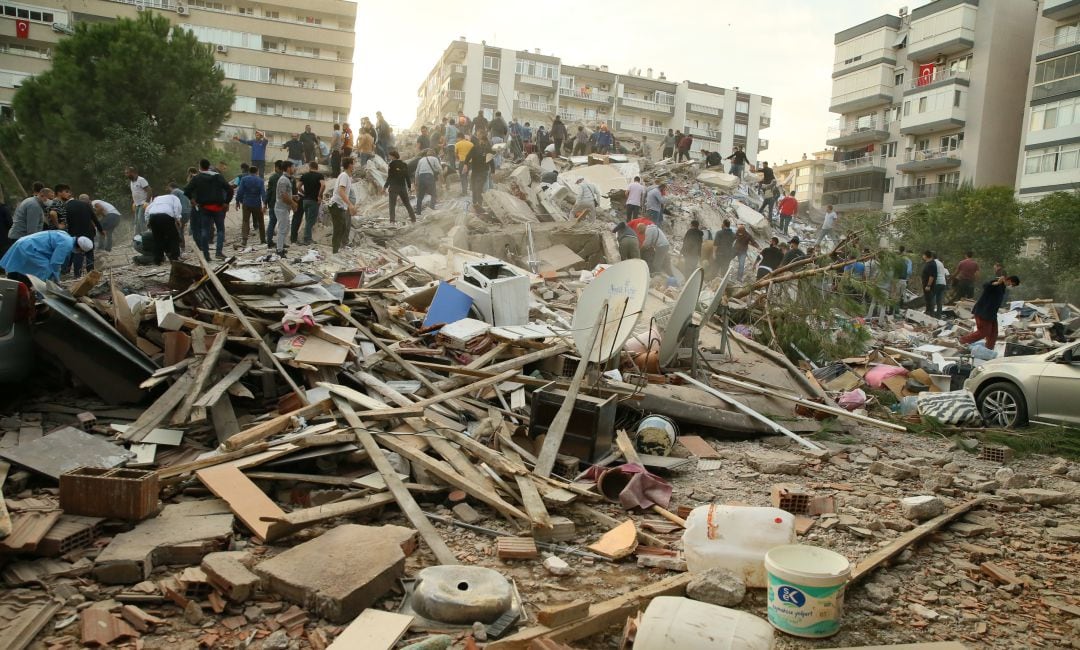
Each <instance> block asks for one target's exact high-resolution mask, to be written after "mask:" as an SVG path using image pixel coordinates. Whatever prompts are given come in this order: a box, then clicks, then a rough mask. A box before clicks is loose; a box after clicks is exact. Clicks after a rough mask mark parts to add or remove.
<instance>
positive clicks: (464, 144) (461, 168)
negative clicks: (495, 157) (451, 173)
mask: <svg viewBox="0 0 1080 650" xmlns="http://www.w3.org/2000/svg"><path fill="white" fill-rule="evenodd" d="M473 146H474V145H473V143H472V142H470V141H469V140H467V139H466V138H465V136H464V135H460V134H459V135H458V141H457V143H456V144H455V145H454V155H455V156H457V163H458V178H459V179H460V180H461V195H462V196H465V195H466V194H468V193H469V166H468V165H467V164H466V163H465V160H466V159H467V158H468V157H469V153H470V152H471V151H472V148H473Z"/></svg>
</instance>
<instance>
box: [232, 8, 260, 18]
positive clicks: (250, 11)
mask: <svg viewBox="0 0 1080 650" xmlns="http://www.w3.org/2000/svg"><path fill="white" fill-rule="evenodd" d="M236 13H238V14H240V15H241V16H254V15H255V7H237V8H236Z"/></svg>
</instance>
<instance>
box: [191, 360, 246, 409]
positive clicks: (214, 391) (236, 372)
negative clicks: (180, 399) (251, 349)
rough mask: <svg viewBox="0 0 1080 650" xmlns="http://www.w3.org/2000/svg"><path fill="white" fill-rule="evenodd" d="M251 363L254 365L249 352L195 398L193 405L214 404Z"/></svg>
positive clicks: (244, 372) (207, 405)
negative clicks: (200, 395)
mask: <svg viewBox="0 0 1080 650" xmlns="http://www.w3.org/2000/svg"><path fill="white" fill-rule="evenodd" d="M253 365H255V355H254V354H249V355H248V356H246V357H244V358H243V359H241V360H240V362H239V363H237V364H236V365H235V366H233V368H232V370H230V371H229V372H227V373H225V376H224V377H222V378H221V379H220V380H219V381H218V383H216V384H214V385H213V386H212V387H211V388H210V390H208V391H206V392H205V393H203V395H202V397H200V398H199V399H197V400H195V406H201V407H203V408H209V407H211V406H213V405H214V404H216V403H217V401H218V399H219V398H221V396H222V395H224V394H225V391H227V390H228V389H229V387H230V386H232V385H233V384H235V383H236V382H238V381H240V378H241V377H243V376H244V375H246V374H247V373H248V371H249V370H251V367H252V366H253Z"/></svg>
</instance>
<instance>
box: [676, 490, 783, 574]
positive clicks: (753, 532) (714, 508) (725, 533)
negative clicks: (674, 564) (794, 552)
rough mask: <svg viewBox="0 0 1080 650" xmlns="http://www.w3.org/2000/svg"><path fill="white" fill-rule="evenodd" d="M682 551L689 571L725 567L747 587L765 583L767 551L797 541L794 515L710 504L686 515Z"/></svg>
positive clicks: (771, 510) (767, 509) (761, 509)
mask: <svg viewBox="0 0 1080 650" xmlns="http://www.w3.org/2000/svg"><path fill="white" fill-rule="evenodd" d="M682 542H683V553H684V555H685V556H686V566H687V568H688V569H689V570H690V573H701V572H702V571H705V570H706V569H711V568H713V567H723V568H725V569H728V570H729V571H731V572H733V573H734V574H735V575H737V576H739V577H741V578H742V579H743V581H744V582H745V583H746V586H747V587H761V588H763V587H765V586H767V585H768V578H767V576H766V573H765V553H766V552H768V550H769V549H771V548H773V547H774V546H780V545H782V544H794V543H795V515H793V514H791V513H790V512H786V511H784V510H780V509H779V508H755V507H748V506H724V505H716V504H713V505H708V506H699V507H697V508H694V509H693V510H692V511H691V512H690V516H689V517H687V518H686V530H685V531H684V532H683V536H682Z"/></svg>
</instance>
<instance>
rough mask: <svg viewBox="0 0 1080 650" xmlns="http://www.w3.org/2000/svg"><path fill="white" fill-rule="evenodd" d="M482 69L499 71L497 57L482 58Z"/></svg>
mask: <svg viewBox="0 0 1080 650" xmlns="http://www.w3.org/2000/svg"><path fill="white" fill-rule="evenodd" d="M484 69H485V70H498V69H499V57H497V56H485V57H484Z"/></svg>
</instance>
